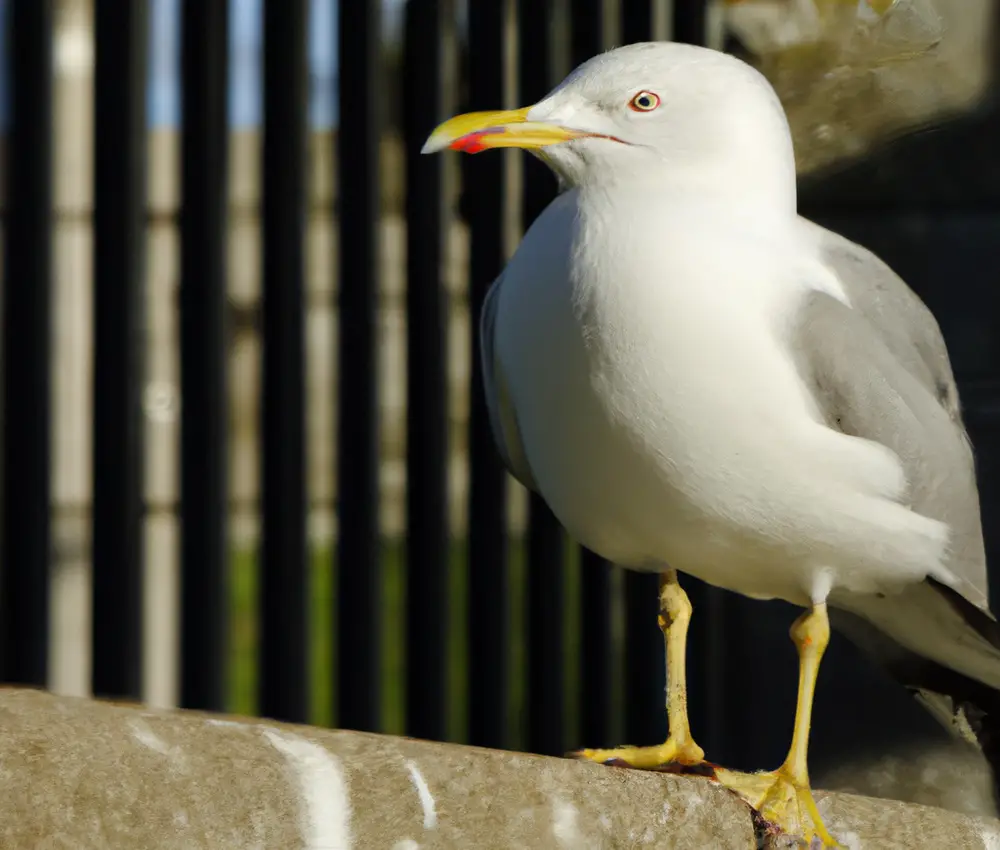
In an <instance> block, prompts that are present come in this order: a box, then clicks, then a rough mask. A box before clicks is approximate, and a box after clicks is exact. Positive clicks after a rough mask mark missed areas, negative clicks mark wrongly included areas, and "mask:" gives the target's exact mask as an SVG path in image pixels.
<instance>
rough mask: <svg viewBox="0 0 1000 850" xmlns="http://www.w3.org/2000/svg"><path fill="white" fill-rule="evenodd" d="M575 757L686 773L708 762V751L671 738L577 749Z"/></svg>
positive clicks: (597, 761) (637, 767) (609, 763)
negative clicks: (649, 743)
mask: <svg viewBox="0 0 1000 850" xmlns="http://www.w3.org/2000/svg"><path fill="white" fill-rule="evenodd" d="M570 756H571V757H573V758H577V759H580V760H582V761H592V762H596V763H597V764H604V765H614V766H617V767H631V768H635V769H637V770H658V771H663V772H666V773H683V772H686V770H687V769H690V768H696V767H698V766H700V765H702V764H704V763H705V751H704V750H702V748H701V747H699V746H698V745H697V744H696V743H695V742H694V741H692V740H691V739H687V740H685V741H681V742H678V741H674V740H673V739H672V738H668V739H667V740H666V741H664V742H663V743H662V744H659V745H658V746H654V747H616V748H615V749H613V750H577V751H576V752H574V753H570Z"/></svg>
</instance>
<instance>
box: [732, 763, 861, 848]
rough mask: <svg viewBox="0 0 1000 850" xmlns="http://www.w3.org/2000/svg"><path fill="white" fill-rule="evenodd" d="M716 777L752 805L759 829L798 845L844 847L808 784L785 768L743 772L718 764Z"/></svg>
mask: <svg viewBox="0 0 1000 850" xmlns="http://www.w3.org/2000/svg"><path fill="white" fill-rule="evenodd" d="M715 779H716V781H717V782H719V784H720V785H723V786H724V787H726V788H728V789H729V790H730V791H732V792H733V793H734V794H736V796H738V797H739V798H740V799H742V800H743V801H744V802H745V803H747V805H749V806H750V807H751V808H752V809H753V810H754V813H755V819H756V821H757V825H758V828H759V830H760V831H762V832H764V833H765V834H768V835H770V836H772V837H778V836H784V837H787V838H789V839H791V840H793V841H795V846H798V847H807V848H810V850H811V848H841V847H842V846H843V845H841V844H839V843H838V842H837V840H836V839H835V838H834V837H833V836H832V835H830V832H829V830H827V828H826V826H825V824H824V823H823V818H822V817H821V815H820V813H819V809H818V808H817V806H816V801H815V799H814V798H813V795H812V791H811V789H810V788H809V786H808V785H807V784H806V785H803V784H801V783H799V782H796V781H795V780H794V779H793V778H792V777H791V776H789V775H788V772H787V771H786V770H784V769H782V768H779V769H778V770H775V771H771V772H768V773H740V772H738V771H733V770H726V769H725V768H719V769H718V770H716V772H715Z"/></svg>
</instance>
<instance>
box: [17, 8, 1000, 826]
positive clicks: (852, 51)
mask: <svg viewBox="0 0 1000 850" xmlns="http://www.w3.org/2000/svg"><path fill="white" fill-rule="evenodd" d="M997 6H998V3H997V0H962V2H961V3H958V2H953V0H725V2H723V0H674V1H673V2H670V0H518V2H515V1H514V0H489V2H486V0H484V2H481V3H480V2H479V0H464V1H463V2H460V0H385V1H384V2H380V0H339V2H338V0H0V29H2V32H3V34H4V41H3V45H2V51H0V121H2V138H0V145H2V149H3V153H2V157H0V161H2V165H0V167H2V204H3V206H2V221H3V237H2V238H3V266H2V275H3V284H2V293H3V295H2V307H0V309H2V319H0V337H2V353H0V365H2V375H3V378H2V381H3V393H4V394H3V402H2V406H0V425H2V429H3V432H2V457H0V465H2V469H3V487H2V496H0V498H2V500H3V511H2V525H0V533H2V549H0V553H2V555H0V557H2V561H0V681H5V682H11V683H24V684H32V685H37V686H42V687H48V688H50V689H52V690H54V691H57V692H60V693H65V694H78V695H90V694H95V695H98V696H106V697H113V698H118V699H130V700H143V701H147V702H149V703H151V704H153V705H156V706H167V707H169V706H184V707H189V708H199V709H206V710H212V711H223V710H224V711H231V712H237V713H242V714H259V715H262V716H268V717H274V718H278V719H284V720H291V721H308V722H313V723H319V724H324V725H338V726H341V727H345V728H353V729H365V730H372V731H381V732H389V733H404V734H409V735H414V736H418V737H425V738H433V739H439V740H447V741H457V742H468V743H474V744H479V745H484V746H494V747H505V748H516V749H522V750H529V751H533V752H540V753H551V754H560V753H563V752H565V751H567V750H569V749H573V748H578V747H581V746H602V745H613V744H616V743H623V742H625V741H628V742H632V743H636V744H640V743H653V742H655V741H658V740H660V739H662V737H663V736H664V735H665V731H666V729H665V717H664V715H663V683H664V674H663V649H662V642H661V640H660V635H659V631H658V629H657V626H656V607H657V599H656V579H655V577H654V576H637V575H626V574H624V573H623V572H622V571H620V570H618V569H617V568H615V567H613V566H611V565H608V564H606V563H603V562H602V561H601V560H600V559H599V558H597V557H596V556H594V555H593V554H592V553H588V552H582V551H581V550H580V549H579V548H578V547H577V546H575V545H574V544H572V542H571V541H569V540H567V539H566V538H565V535H564V534H563V533H562V531H561V529H560V528H559V527H558V525H557V523H556V522H555V520H554V519H553V518H552V516H551V515H550V514H549V513H548V511H547V509H546V508H545V506H544V505H543V504H541V503H540V502H538V501H537V500H531V499H529V498H528V497H527V495H526V494H525V493H524V491H523V490H521V489H520V488H519V486H518V485H516V484H515V483H514V482H513V481H512V480H510V479H508V478H507V477H506V474H505V473H504V472H503V470H502V467H501V465H500V462H499V458H498V456H497V455H496V452H495V450H494V448H493V445H492V440H491V437H490V435H489V431H488V425H487V422H486V418H485V410H484V408H483V403H482V398H481V388H480V385H479V382H478V376H477V374H476V372H475V370H474V369H473V364H474V363H475V362H476V359H475V358H476V356H477V355H476V354H475V346H476V344H477V341H476V321H475V319H476V317H477V315H478V307H479V304H480V303H481V301H482V297H483V295H484V293H485V290H486V287H487V286H488V285H489V283H490V282H491V281H492V279H493V278H494V277H495V275H496V274H497V273H498V272H499V270H500V269H501V268H502V266H503V262H504V260H505V258H506V257H507V256H509V254H510V252H511V251H512V250H513V249H514V247H516V245H517V241H518V239H519V235H520V233H521V232H522V231H523V228H524V227H525V226H526V225H527V224H528V223H530V221H531V219H533V218H534V216H536V215H537V214H538V212H540V210H541V209H543V208H544V205H545V204H546V203H547V202H548V200H550V199H551V197H552V195H553V193H554V191H555V185H554V181H553V180H552V179H551V177H550V176H549V175H548V174H547V172H546V171H545V170H544V169H543V168H542V167H540V166H539V164H538V163H536V162H534V161H531V160H529V159H527V158H525V157H523V156H522V155H521V154H520V153H513V152H511V153H491V154H488V155H487V156H483V157H474V158H473V157H462V158H461V159H460V158H459V157H458V155H450V154H449V155H444V156H438V157H424V158H421V157H420V156H419V149H420V146H421V145H422V143H423V141H424V139H425V138H426V136H427V134H428V133H429V132H430V130H431V129H433V127H434V126H435V125H436V124H437V123H438V122H440V121H441V120H443V119H444V118H446V117H448V116H450V115H451V114H454V113H455V112H457V111H462V110H466V109H488V108H499V107H513V106H515V105H525V104H527V103H530V102H532V101H533V100H536V99H538V98H540V97H541V96H542V95H543V94H544V93H545V92H546V91H547V90H548V89H549V88H551V87H552V86H553V85H554V84H555V83H557V82H558V81H559V80H560V79H562V77H563V76H564V75H565V74H566V73H567V72H568V71H569V70H570V69H571V68H572V67H573V66H575V65H576V64H578V63H579V62H582V61H584V60H585V59H587V58H589V57H590V56H593V55H594V54H596V53H598V52H600V51H602V50H604V49H607V48H609V47H611V46H614V45H616V44H622V43H628V42H634V41H641V40H649V39H668V38H673V39H676V40H681V41H689V42H693V43H701V44H708V45H710V46H713V47H717V48H719V49H725V50H729V51H731V52H735V53H737V54H738V55H741V56H743V57H744V58H746V59H747V60H748V61H751V62H753V63H754V64H756V65H758V66H759V67H760V68H761V70H762V71H764V73H765V74H767V76H768V77H769V78H770V79H771V81H772V82H773V83H774V85H775V87H776V89H777V90H778V93H779V95H780V96H781V98H782V100H783V102H784V103H785V106H786V109H787V111H788V113H789V120H790V124H791V126H792V130H793V134H794V136H795V140H796V146H797V154H798V160H799V170H800V173H801V177H802V180H801V207H802V210H803V212H804V214H806V215H808V216H809V217H811V218H814V219H816V220H818V221H820V222H821V223H823V224H825V225H827V226H830V227H833V228H834V229H836V230H839V231H841V232H843V233H845V234H846V235H848V236H849V237H851V238H853V239H855V240H857V241H859V242H861V243H862V244H864V245H866V246H868V247H870V248H872V249H874V250H875V251H876V252H877V253H879V254H880V255H881V256H882V257H883V258H884V259H885V260H887V261H888V262H889V263H890V264H891V265H893V267H894V268H895V269H896V270H897V271H899V272H900V273H901V274H902V275H903V276H904V278H906V279H907V281H908V282H909V283H910V284H911V285H912V286H913V287H914V288H915V289H916V290H917V292H918V293H919V294H920V295H921V296H922V297H923V298H924V299H925V300H926V301H927V302H928V304H929V305H930V306H931V308H932V309H933V310H934V312H935V314H936V315H937V317H938V319H939V322H940V324H941V326H942V329H943V331H944V333H945V336H946V339H947V342H948V344H949V347H950V350H951V352H952V360H953V365H954V367H955V371H956V374H957V377H958V379H959V383H960V389H961V391H962V394H963V398H964V402H965V409H966V419H967V424H968V426H969V429H970V433H971V435H972V438H973V442H974V444H975V445H976V448H977V456H978V463H979V474H980V481H981V490H982V501H983V518H984V525H985V527H986V533H987V549H988V552H989V553H991V554H992V556H993V563H997V562H998V559H1000V532H998V531H997V527H998V526H997V520H998V519H1000V295H998V291H1000V289H998V284H1000V165H998V157H997V155H996V150H997V149H998V143H1000V111H998V98H997V94H998V92H1000V89H998V85H997V79H996V72H997V68H998V59H1000V51H998V43H997V38H996V36H997V32H998V25H1000V23H998V16H997ZM599 450H600V447H595V451H599ZM686 586H687V587H688V588H689V592H690V595H691V597H692V601H693V602H694V606H695V614H694V620H693V622H692V636H691V640H690V642H689V646H690V649H689V652H690V655H691V661H690V668H691V669H690V672H689V675H690V676H691V678H692V682H691V711H692V717H693V726H694V733H695V736H696V738H697V739H698V740H699V742H700V743H701V744H702V745H703V746H704V747H705V748H706V750H707V751H708V753H709V757H710V758H712V759H713V760H715V761H719V762H724V763H727V764H729V765H731V766H735V767H746V768H761V767H770V766H772V765H773V764H776V763H777V762H778V761H779V760H780V758H781V757H782V756H783V755H784V751H785V748H786V747H787V739H788V735H789V733H790V729H791V720H792V714H793V707H794V693H795V684H796V675H795V669H796V668H795V655H794V651H793V648H792V646H791V643H790V642H789V641H788V638H787V628H788V625H789V624H790V622H791V620H792V618H793V616H794V612H793V611H792V610H791V609H790V608H789V607H788V606H785V605H783V604H780V603H767V604H764V603H759V602H749V601H747V600H743V599H739V598H736V597H734V596H732V595H730V594H727V593H724V592H721V591H717V590H710V589H708V588H706V587H704V586H701V585H699V584H698V583H697V582H694V581H693V580H688V581H687V582H686ZM816 726H817V728H816V731H815V736H814V747H813V752H814V759H813V762H814V769H815V771H816V773H817V775H818V776H819V777H820V778H819V780H818V782H819V784H823V779H824V778H825V779H826V780H827V784H836V785H837V787H845V788H853V789H855V790H861V791H865V792H869V793H883V794H886V795H889V796H897V797H900V798H905V799H920V800H923V801H925V802H933V803H937V804H940V805H947V806H949V807H952V808H958V809H962V810H969V811H993V809H992V806H993V804H992V798H991V795H990V792H989V782H988V777H987V775H986V773H985V767H984V765H983V764H982V760H981V758H980V757H979V756H978V754H976V753H975V752H972V751H969V750H968V749H967V748H965V747H964V746H962V745H959V744H956V743H954V742H950V741H948V739H947V738H946V737H945V735H944V733H943V732H942V731H941V730H940V729H939V728H938V727H937V726H936V725H935V724H934V723H933V722H932V721H930V720H929V718H927V717H926V716H925V715H924V714H923V712H922V710H921V709H920V708H919V707H917V706H916V705H915V704H914V703H913V702H912V700H911V699H910V697H909V696H908V695H907V694H906V693H905V692H903V691H902V690H901V689H899V688H897V687H896V686H895V685H893V684H891V683H889V682H887V681H886V680H885V679H884V677H883V676H882V675H881V674H880V673H879V672H878V671H876V670H874V669H873V668H872V667H871V665H870V664H869V663H868V662H867V661H866V660H865V659H864V658H863V657H861V656H860V655H859V654H858V653H857V652H856V651H855V650H853V648H852V647H850V646H848V645H846V642H845V641H843V640H839V641H838V640H835V641H834V643H833V644H832V646H831V652H830V654H829V655H828V661H827V662H826V663H825V665H824V672H823V675H822V677H821V683H820V688H819V696H818V705H817V719H816Z"/></svg>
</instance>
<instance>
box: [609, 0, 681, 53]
mask: <svg viewBox="0 0 1000 850" xmlns="http://www.w3.org/2000/svg"><path fill="white" fill-rule="evenodd" d="M683 2H684V0H682V3H683ZM621 24H622V44H635V43H636V42H640V41H652V40H653V38H654V35H653V0H621Z"/></svg>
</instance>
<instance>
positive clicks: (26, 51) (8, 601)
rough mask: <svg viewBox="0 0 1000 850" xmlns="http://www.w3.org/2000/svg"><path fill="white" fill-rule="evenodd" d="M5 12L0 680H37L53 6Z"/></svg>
mask: <svg viewBox="0 0 1000 850" xmlns="http://www.w3.org/2000/svg"><path fill="white" fill-rule="evenodd" d="M7 14H8V18H7V20H8V25H7V32H6V33H3V34H2V35H3V37H5V38H6V39H7V50H8V57H9V65H8V68H7V71H8V79H9V80H10V81H11V86H10V110H11V125H10V135H9V142H8V145H9V147H8V154H7V163H6V166H7V167H6V168H5V169H4V171H5V177H6V182H7V199H6V202H7V203H6V205H7V216H6V222H5V224H6V227H5V230H6V233H5V234H4V292H3V299H4V304H3V311H2V317H3V330H2V335H3V365H2V368H3V387H4V389H3V394H4V395H3V411H2V420H0V427H2V428H3V436H2V440H3V458H2V460H0V463H2V464H3V491H2V496H0V498H2V499H3V503H2V504H3V514H2V523H3V527H2V529H0V535H2V547H3V548H2V555H0V630H2V631H0V680H2V681H7V682H18V683H21V684H30V685H39V686H44V685H46V684H47V677H48V651H49V556H50V549H51V545H52V544H51V533H50V523H51V520H50V506H49V501H50V492H51V483H50V477H51V449H50V433H49V432H50V426H51V423H50V419H49V415H50V411H51V403H50V392H51V390H50V386H51V377H50V369H51V321H52V318H51V312H50V310H51V301H52V298H51V293H52V22H53V21H52V2H51V0H12V2H11V3H10V5H9V9H8V12H7ZM14 33H17V37H16V38H14Z"/></svg>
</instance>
